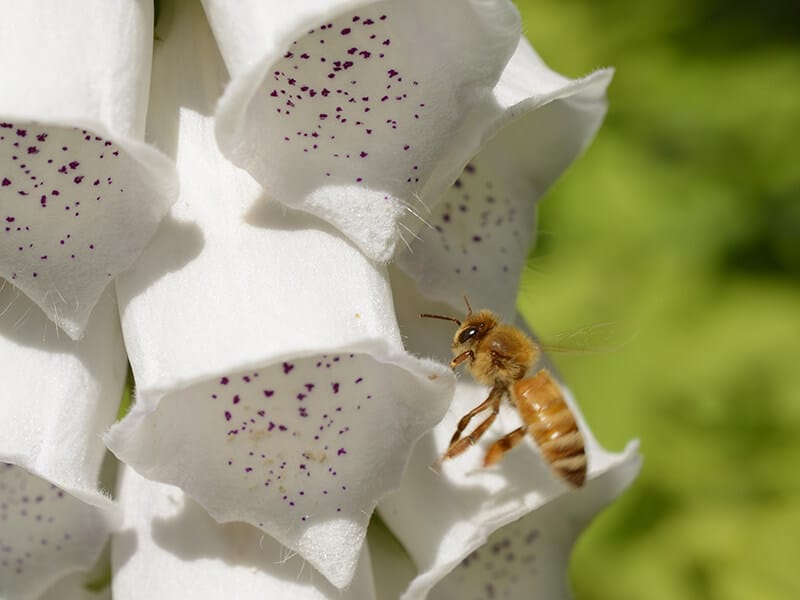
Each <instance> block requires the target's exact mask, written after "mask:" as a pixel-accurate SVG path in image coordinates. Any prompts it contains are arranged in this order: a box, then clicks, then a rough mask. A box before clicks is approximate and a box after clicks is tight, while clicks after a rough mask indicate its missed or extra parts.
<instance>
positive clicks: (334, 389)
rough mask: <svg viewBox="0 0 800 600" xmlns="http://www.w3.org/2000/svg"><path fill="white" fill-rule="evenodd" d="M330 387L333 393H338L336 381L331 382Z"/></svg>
mask: <svg viewBox="0 0 800 600" xmlns="http://www.w3.org/2000/svg"><path fill="white" fill-rule="evenodd" d="M331 387H332V388H333V393H334V394H338V393H339V384H338V383H336V382H334V383H332V384H331Z"/></svg>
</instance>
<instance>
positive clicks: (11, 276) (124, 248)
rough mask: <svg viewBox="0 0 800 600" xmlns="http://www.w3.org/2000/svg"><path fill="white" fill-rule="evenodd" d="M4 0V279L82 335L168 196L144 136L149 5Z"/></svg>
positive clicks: (168, 184) (0, 167)
mask: <svg viewBox="0 0 800 600" xmlns="http://www.w3.org/2000/svg"><path fill="white" fill-rule="evenodd" d="M2 6H3V19H2V20H0V71H2V73H3V75H2V77H0V226H1V227H2V230H1V231H0V277H3V278H4V279H6V280H8V281H10V282H11V283H13V284H14V285H15V286H16V287H17V288H19V289H20V290H22V291H23V292H25V294H27V295H28V296H29V297H30V298H31V299H32V300H33V301H34V302H35V303H36V304H37V305H38V306H39V307H40V308H41V309H42V310H43V311H44V312H45V314H46V315H47V316H48V317H49V318H50V319H52V320H53V321H54V322H55V323H56V324H58V326H59V327H61V328H62V329H63V330H64V331H65V332H66V333H67V334H68V335H69V336H70V337H72V338H74V339H77V338H79V337H80V336H81V335H82V333H83V330H84V328H85V327H86V323H87V321H88V319H89V315H90V313H91V311H92V308H93V307H94V306H95V304H96V303H97V301H98V299H99V297H100V294H101V293H102V292H103V290H104V289H105V288H106V286H107V285H108V284H109V283H110V282H111V281H112V279H113V277H114V276H115V275H116V274H118V273H119V272H121V271H123V270H125V269H126V268H127V267H128V266H130V265H131V263H132V262H133V261H134V260H135V258H136V256H137V255H138V253H139V252H140V251H141V250H142V248H143V247H144V246H145V244H146V243H147V242H148V240H149V239H150V237H151V236H152V235H153V233H154V232H155V229H156V226H157V224H158V222H159V221H160V220H161V218H162V216H163V215H164V213H165V212H166V210H167V208H168V206H169V205H170V204H171V203H172V201H173V200H174V196H175V189H174V188H175V181H174V178H175V176H174V170H173V167H172V166H171V164H170V163H169V161H168V160H167V159H166V158H165V157H164V156H163V155H161V154H160V153H158V152H156V151H155V150H154V149H153V148H152V147H149V146H147V145H145V144H144V143H143V136H144V124H145V114H146V110H147V89H148V80H149V77H150V57H151V52H152V43H153V42H152V37H153V36H152V31H153V7H152V2H149V1H147V0H127V1H125V2H105V1H104V0H91V1H90V2H84V3H82V4H81V5H80V8H79V9H78V7H76V6H75V5H73V4H70V3H65V2H61V1H59V0H37V1H36V2H14V1H12V0H7V1H4V2H3V3H2ZM87 15H88V16H90V18H87Z"/></svg>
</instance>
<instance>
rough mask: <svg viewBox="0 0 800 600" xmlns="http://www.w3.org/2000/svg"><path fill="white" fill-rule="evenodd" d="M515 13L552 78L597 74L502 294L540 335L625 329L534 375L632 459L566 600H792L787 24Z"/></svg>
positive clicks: (731, 7)
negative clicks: (526, 247)
mask: <svg viewBox="0 0 800 600" xmlns="http://www.w3.org/2000/svg"><path fill="white" fill-rule="evenodd" d="M518 5H519V6H520V9H521V11H522V13H523V19H524V23H525V31H526V33H527V35H528V37H529V38H530V39H531V41H532V42H533V43H534V45H535V47H536V49H537V50H538V51H539V53H540V54H541V55H542V57H543V58H544V59H545V60H546V61H547V62H548V64H550V65H551V66H552V67H553V68H554V69H556V70H558V71H560V72H563V73H567V74H569V75H571V76H579V75H582V74H585V73H586V72H588V71H590V70H592V69H593V68H595V67H599V66H605V65H613V66H615V67H616V69H617V73H616V76H615V79H614V82H613V83H612V86H611V89H610V90H609V113H608V118H607V121H606V124H605V125H604V126H603V128H602V129H601V130H600V132H599V135H598V137H597V139H596V140H595V142H594V144H593V145H592V146H591V147H590V148H589V150H588V152H587V153H586V154H585V155H584V156H583V157H582V158H581V160H579V161H578V162H577V164H576V165H575V166H574V167H573V168H572V169H571V170H570V171H569V173H567V174H566V176H565V177H564V178H563V179H562V180H561V181H560V182H559V183H558V184H557V185H556V186H555V187H554V188H553V189H552V190H551V191H550V192H549V194H548V197H547V198H546V199H545V201H544V202H543V204H542V207H541V213H540V214H541V231H542V233H541V235H540V243H539V247H538V248H537V250H536V251H535V252H534V253H533V254H532V255H531V260H530V269H529V270H528V272H527V273H526V275H525V278H524V281H523V285H522V289H521V293H520V298H519V306H520V309H521V311H522V312H523V314H524V315H525V317H526V318H527V319H528V321H529V322H530V323H531V325H532V326H533V327H534V328H536V329H537V330H538V331H539V332H541V333H544V334H546V333H547V332H549V331H559V330H562V329H567V328H572V327H577V326H581V325H585V324H587V323H594V322H604V321H617V322H619V323H620V324H621V326H622V327H624V328H625V329H634V330H637V331H638V332H639V333H638V335H637V337H636V338H635V339H634V340H633V342H632V343H631V344H629V345H628V346H626V347H625V348H624V349H623V350H621V351H619V352H610V353H598V354H595V355H589V356H585V355H582V356H580V357H575V358H572V357H570V358H567V357H558V356H556V357H555V359H556V362H557V363H558V364H559V367H560V370H561V371H562V374H563V376H564V378H565V379H566V381H567V382H568V383H569V385H570V386H571V387H572V389H573V390H574V392H575V393H576V396H577V398H578V400H579V402H580V403H581V407H582V408H583V410H584V412H585V414H586V417H587V419H588V421H589V423H590V424H591V426H592V428H593V430H594V431H595V433H596V435H597V436H598V438H599V439H600V441H601V443H603V444H604V445H606V446H607V447H611V448H616V449H619V448H621V447H622V445H623V444H624V443H625V441H626V440H628V439H630V438H633V437H638V438H640V439H641V442H642V453H643V454H644V457H645V462H644V467H643V471H642V473H641V476H640V478H639V479H638V480H637V482H636V483H635V484H634V486H633V488H632V489H631V490H630V491H628V492H627V493H626V495H625V496H624V497H623V498H622V499H621V500H620V501H619V502H618V503H617V504H615V505H613V506H612V507H611V508H610V509H609V510H608V511H606V512H605V513H604V514H603V515H602V516H601V517H600V518H599V519H598V520H597V521H596V522H595V523H594V524H593V525H592V527H591V528H590V529H589V530H588V532H587V533H586V534H585V535H584V536H583V538H582V539H581V541H580V542H579V544H578V546H577V548H576V552H575V556H574V560H573V565H572V580H573V585H574V588H575V594H576V598H577V599H578V600H639V599H641V598H647V599H648V600H661V599H664V600H667V599H670V600H671V599H676V598H680V599H681V600H695V599H701V598H702V599H706V598H708V599H715V600H716V599H719V600H722V599H725V600H729V599H734V600H737V599H742V600H744V599H754V598H757V599H759V600H773V599H774V600H784V599H786V600H788V599H790V598H799V597H800V574H799V573H797V569H796V566H795V564H794V563H795V559H796V557H797V556H800V536H798V535H797V532H798V531H800V481H798V479H797V477H796V472H797V465H798V464H800V402H798V400H800V377H798V374H797V368H798V358H800V169H798V164H800V150H798V148H800V145H798V143H797V139H796V138H797V132H798V131H800V79H798V77H797V73H800V15H799V14H798V13H800V9H798V5H797V3H796V2H791V3H790V2H769V3H767V4H753V3H746V2H744V1H741V0H737V1H733V2H722V0H706V1H701V2H699V3H698V2H689V1H688V0H659V1H656V2H651V3H637V2H633V1H632V0H612V1H608V2H602V3H598V2H591V1H590V0H572V1H567V2H556V1H555V0H539V1H537V2H533V1H532V0H530V1H524V0H520V1H518Z"/></svg>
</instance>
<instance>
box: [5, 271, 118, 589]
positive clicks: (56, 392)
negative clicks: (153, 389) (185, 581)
mask: <svg viewBox="0 0 800 600" xmlns="http://www.w3.org/2000/svg"><path fill="white" fill-rule="evenodd" d="M0 358H1V359H0V597H4V598H6V597H8V598H26V597H29V594H30V595H31V596H33V597H36V596H38V595H39V594H41V593H42V591H43V590H44V589H45V588H47V587H49V586H50V585H51V584H53V583H54V582H55V581H56V580H57V579H58V578H59V577H62V576H63V575H65V574H66V573H70V572H73V571H77V570H86V569H88V568H89V567H91V565H92V564H93V562H94V561H95V559H96V558H97V555H98V553H99V552H100V550H101V549H102V547H103V545H104V544H105V542H106V539H107V536H108V534H109V532H110V530H111V528H112V527H113V526H114V525H115V524H116V522H117V521H118V520H119V517H120V514H119V510H118V507H117V506H116V505H114V504H113V503H112V502H111V500H110V499H109V498H108V497H107V496H105V495H104V494H103V493H102V492H101V491H100V490H99V489H98V487H97V486H98V484H97V480H98V476H99V473H100V468H101V462H102V460H103V456H104V455H105V447H104V446H103V444H102V441H101V434H102V432H103V431H105V429H106V428H107V427H108V426H109V425H110V424H111V423H112V422H113V421H114V418H115V415H116V410H117V405H118V403H119V399H120V397H121V394H122V388H123V385H124V382H125V376H126V360H125V351H124V348H123V345H122V335H121V332H120V330H119V317H118V315H117V311H116V305H115V303H114V301H113V295H112V294H109V293H106V294H104V297H103V298H102V299H101V300H100V302H99V303H98V306H97V309H96V311H95V316H94V318H93V319H92V321H91V323H90V324H89V327H88V328H87V330H86V335H85V336H84V338H83V339H82V340H81V341H79V342H75V341H73V340H71V339H69V338H67V337H66V336H65V335H64V334H63V333H60V332H59V330H58V329H57V328H56V327H55V326H54V325H53V324H52V323H51V322H50V321H49V320H48V319H47V318H46V317H45V315H44V314H43V313H42V312H41V311H40V310H39V309H38V308H37V307H36V306H35V305H34V304H33V303H32V302H31V301H30V300H29V299H28V298H27V297H25V296H24V295H23V294H22V293H21V292H20V291H19V290H16V289H15V288H14V287H13V286H12V285H10V284H9V283H7V282H4V281H0ZM9 463H11V464H9Z"/></svg>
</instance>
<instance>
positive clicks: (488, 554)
mask: <svg viewBox="0 0 800 600" xmlns="http://www.w3.org/2000/svg"><path fill="white" fill-rule="evenodd" d="M400 277H402V276H400ZM395 289H396V290H402V293H401V294H397V298H396V302H397V304H398V306H400V305H402V306H403V310H402V312H401V314H400V315H399V316H400V323H401V326H403V330H404V332H405V333H406V335H407V338H406V339H407V344H408V346H409V347H410V348H412V349H413V350H414V351H415V352H417V353H419V354H422V355H425V356H437V357H438V358H439V360H441V361H443V362H444V361H449V359H450V356H449V346H450V340H451V339H452V329H447V327H446V326H444V325H443V326H442V329H443V331H442V332H441V337H440V338H439V340H438V341H437V340H436V339H435V338H433V337H432V335H431V331H430V323H426V325H427V326H428V330H427V331H424V332H423V331H421V330H420V329H419V321H420V319H418V317H417V314H418V313H419V312H429V313H430V312H433V313H438V314H447V313H448V311H449V312H452V309H451V308H449V307H447V306H446V305H443V304H432V303H430V302H427V301H424V300H422V298H421V297H420V296H419V295H418V294H416V292H414V291H413V289H412V286H410V285H408V282H406V285H404V286H398V287H396V288H395ZM520 326H521V327H523V328H524V325H520ZM544 364H546V359H545V362H544ZM543 366H544V365H543ZM562 389H563V391H564V393H565V399H566V401H567V404H568V405H569V406H570V408H571V410H572V412H573V414H574V415H575V416H576V418H577V421H578V423H579V427H580V429H581V431H582V432H583V437H584V441H585V446H586V455H587V458H588V462H589V472H588V480H587V482H586V484H585V485H584V486H583V487H581V488H580V489H578V490H571V489H569V488H568V486H567V484H565V483H564V482H562V481H560V480H558V479H557V478H556V477H555V476H554V475H553V474H552V472H551V470H550V468H549V466H548V465H547V464H546V463H545V461H544V460H543V458H542V456H541V454H540V453H539V451H538V449H537V448H536V447H535V445H534V444H533V443H532V440H528V439H527V436H526V440H525V441H524V442H523V443H520V444H519V445H518V446H517V447H515V448H514V449H513V450H511V451H509V452H508V453H507V454H505V455H504V457H503V459H502V462H501V463H499V465H497V466H493V467H488V468H487V467H483V458H484V455H485V453H486V450H487V449H488V447H489V445H490V444H491V443H492V442H494V441H496V440H497V439H499V438H500V437H502V436H503V435H505V434H507V433H509V432H511V431H513V430H515V429H517V428H518V427H519V426H520V425H521V421H520V418H519V415H518V414H517V413H516V412H515V411H514V410H513V409H512V407H511V406H509V405H508V403H504V404H503V405H502V406H501V410H500V414H499V415H498V417H497V419H496V420H495V422H494V424H492V426H491V427H490V428H489V429H488V430H487V431H486V433H485V434H484V435H483V436H482V437H481V439H480V440H479V441H478V443H477V444H475V446H473V447H471V448H470V449H468V450H467V451H466V452H464V453H463V454H461V455H459V456H457V457H455V458H453V459H451V460H448V461H445V462H444V463H442V465H441V468H440V469H438V470H437V469H432V468H430V467H431V465H432V464H434V463H435V462H436V461H437V459H439V457H441V456H442V455H443V454H444V452H445V451H446V450H447V447H448V445H449V440H450V436H451V435H452V433H453V431H455V428H456V423H457V422H458V421H459V419H460V418H461V417H462V416H463V415H464V414H466V413H467V412H468V411H469V410H471V409H472V408H474V407H475V406H477V405H479V404H480V403H481V402H483V400H485V399H486V396H487V395H488V390H487V389H486V387H485V386H481V385H478V384H476V383H474V382H472V381H470V379H469V375H468V374H466V373H464V374H463V379H462V380H460V381H459V382H458V383H457V385H456V394H455V397H454V400H453V403H452V404H451V405H450V408H449V410H448V413H447V415H446V416H445V418H444V419H443V420H442V421H441V422H440V423H439V424H438V425H437V426H436V427H435V428H434V429H433V430H432V431H431V432H430V433H429V434H427V435H425V436H424V437H423V438H422V439H421V440H420V441H419V442H418V443H417V445H416V447H415V449H414V452H413V454H412V457H411V461H410V463H409V465H408V468H407V469H406V472H405V476H404V479H403V483H402V485H401V487H400V489H399V490H397V491H396V492H392V493H391V494H389V495H388V496H387V497H385V498H384V499H383V500H382V501H381V503H380V506H379V512H380V515H381V517H382V518H383V520H384V521H385V522H386V524H387V525H388V526H389V528H390V529H391V530H392V531H393V532H394V533H395V535H396V536H397V537H398V539H399V540H400V541H401V542H402V544H403V546H404V547H405V549H406V550H407V551H408V553H409V554H410V555H411V557H412V559H413V561H414V563H415V564H416V566H417V568H418V574H417V576H416V577H415V578H414V579H413V580H412V581H411V582H410V583H409V585H408V588H407V589H406V591H405V592H404V594H403V596H402V598H403V599H404V600H412V599H414V600H416V599H423V598H427V597H430V598H460V597H462V594H463V593H464V591H465V590H472V591H473V592H475V591H481V592H483V593H485V594H486V595H487V596H488V597H492V596H493V594H494V593H498V597H508V598H527V597H529V595H530V590H531V589H537V590H539V589H544V590H549V591H550V593H549V594H548V593H544V592H543V597H545V598H568V597H569V595H568V592H567V591H566V589H567V588H566V568H567V559H568V556H569V551H570V549H571V545H572V543H573V541H574V539H575V538H576V537H577V534H578V533H579V532H580V530H581V529H582V527H584V526H585V525H586V524H587V523H588V522H589V521H590V520H591V518H592V517H593V516H594V515H595V514H596V513H597V512H599V511H600V510H601V509H602V508H604V507H605V506H606V505H607V504H608V503H609V502H611V500H613V499H614V498H615V497H616V496H617V495H618V494H619V493H621V492H622V490H624V489H625V488H626V487H627V486H628V485H629V484H630V483H631V481H633V479H634V477H635V476H636V473H637V472H638V469H639V464H640V459H639V456H638V454H637V447H638V444H637V443H636V442H631V443H630V444H629V445H628V448H626V450H625V451H624V452H622V453H619V454H615V453H610V452H608V451H606V450H604V449H603V448H602V447H601V446H600V445H599V444H598V443H597V440H596V439H595V438H594V436H593V435H592V433H591V430H590V429H589V427H588V425H587V423H586V422H585V421H584V419H583V417H582V416H581V414H580V411H579V410H578V407H577V405H576V403H575V400H574V398H573V397H572V395H571V394H570V393H569V390H568V389H566V388H563V385H562ZM484 418H485V417H484ZM480 420H481V417H480V416H478V417H476V419H475V421H474V422H473V424H472V426H471V427H469V428H468V429H467V431H469V430H470V429H471V428H472V427H474V426H475V425H476V424H477V422H479V421H480ZM555 515H557V516H555ZM534 533H535V535H534ZM528 539H530V540H531V542H532V541H533V540H534V539H537V541H536V548H535V551H534V550H532V549H531V548H529V547H528V546H527V544H528V542H526V540H528ZM497 544H500V546H499V547H501V548H502V549H503V551H502V552H500V551H498V553H497V554H499V556H493V551H492V548H493V547H494V546H496V545H497ZM526 548H527V549H526ZM532 552H533V554H532ZM526 553H527V554H526ZM509 554H510V555H512V556H513V558H512V559H508V560H506V557H507V556H508V555H509ZM546 554H547V555H549V556H548V558H547V559H546V560H547V562H546V564H547V565H548V568H547V569H540V567H536V568H535V569H534V568H533V566H532V565H531V564H530V561H527V562H526V561H523V560H519V561H518V560H517V558H519V559H522V558H523V556H526V555H531V556H533V555H535V556H542V555H546ZM539 560H540V562H539V563H538V564H540V565H541V559H539ZM473 563H474V565H480V566H476V567H475V568H471V567H470V565H473ZM474 565H473V566H474ZM377 568H378V567H377V566H376V569H377ZM487 586H489V587H487ZM531 586H533V588H532V587H531ZM489 588H491V590H493V591H490V590H489ZM500 590H503V592H502V593H500ZM504 594H505V595H504Z"/></svg>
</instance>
